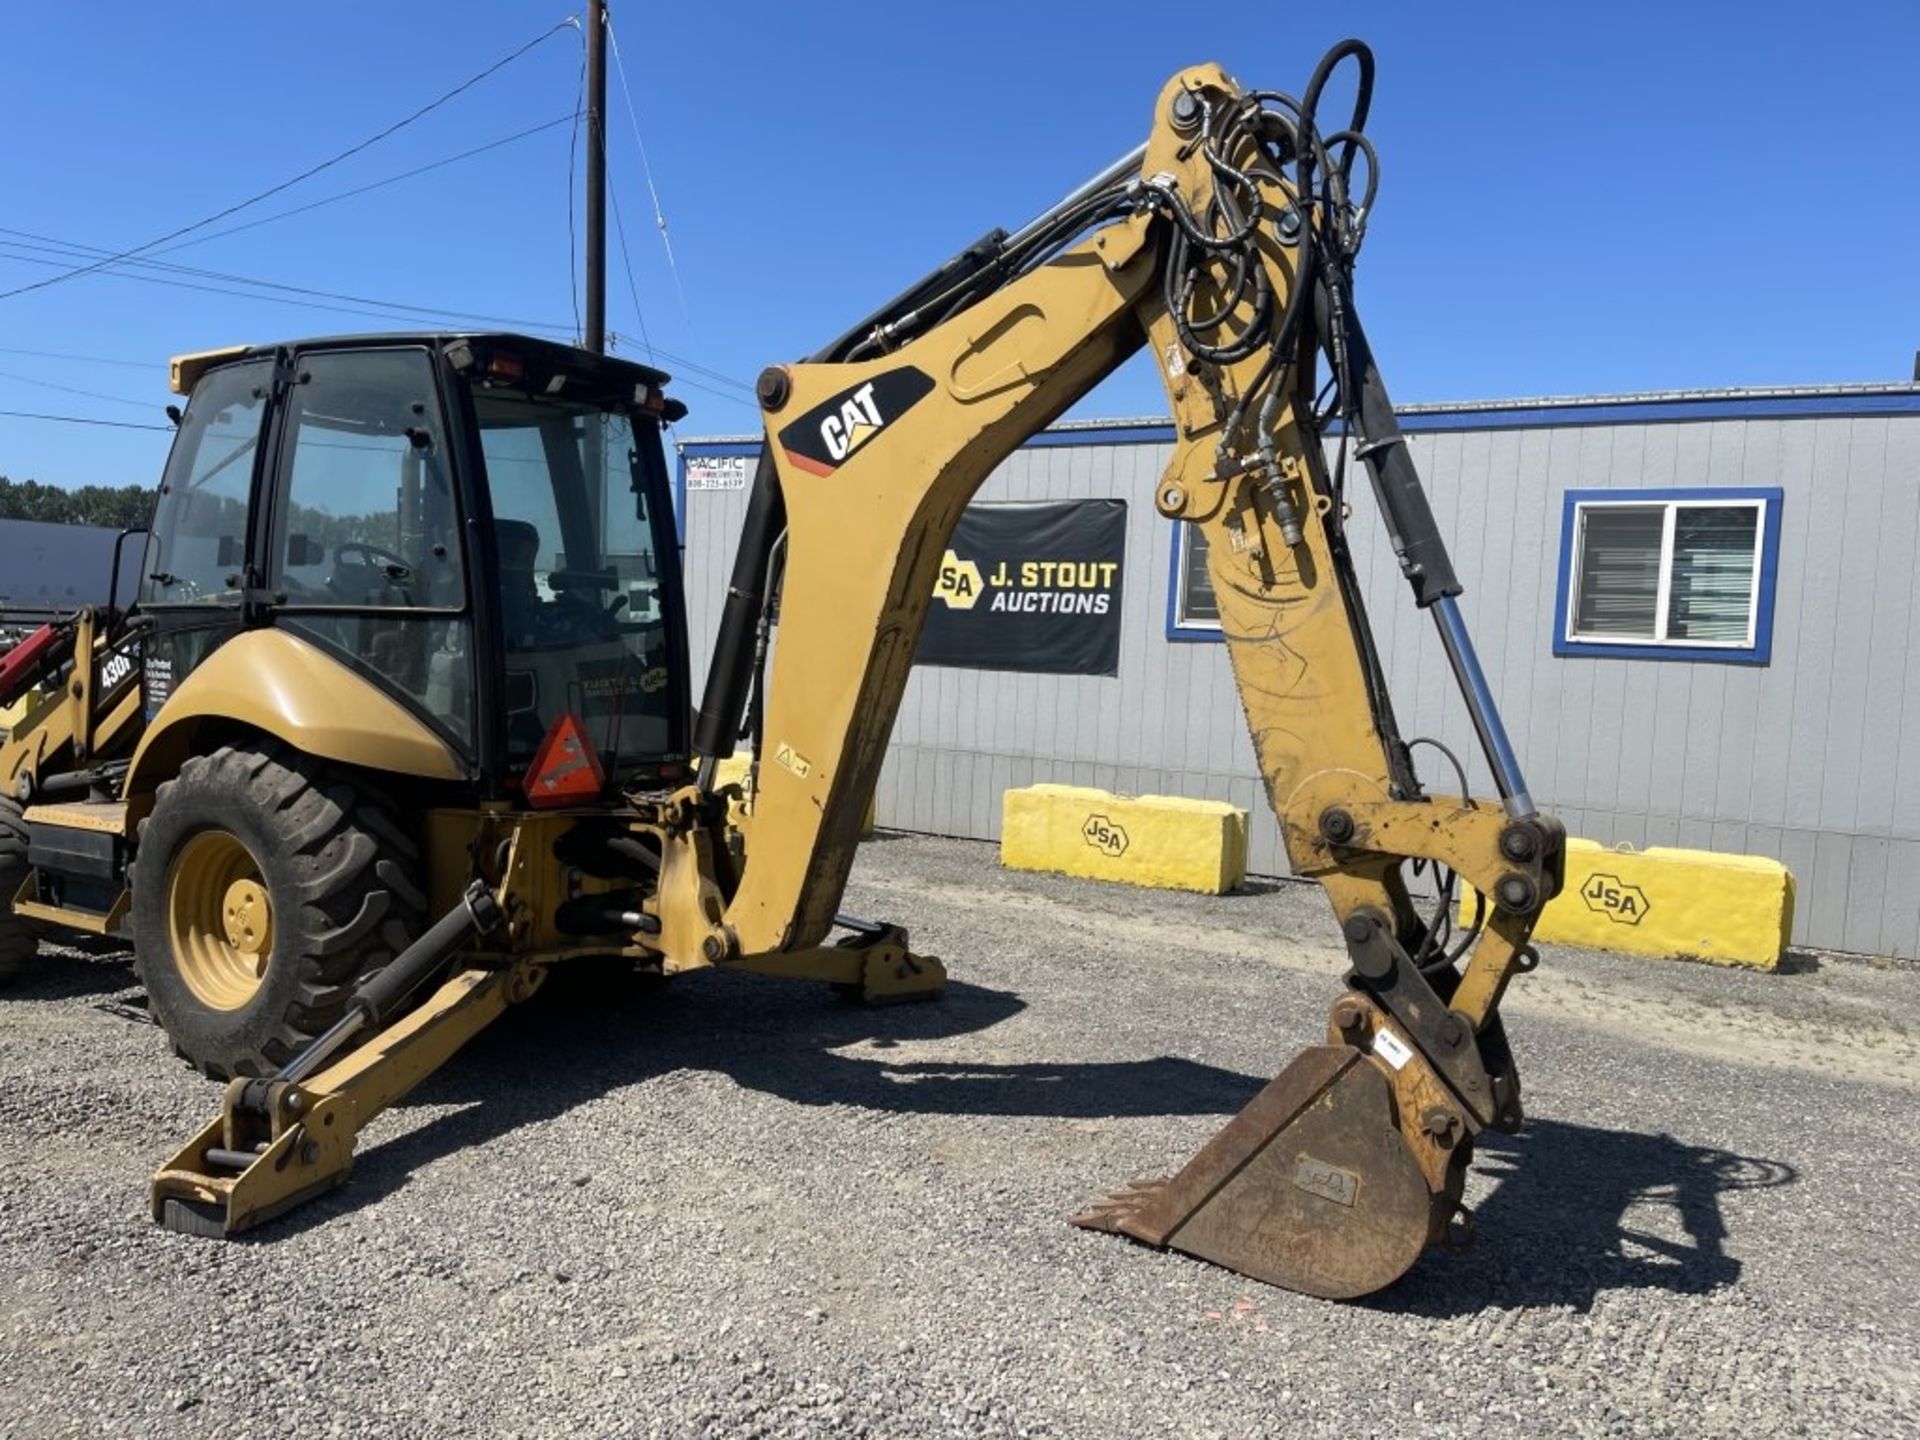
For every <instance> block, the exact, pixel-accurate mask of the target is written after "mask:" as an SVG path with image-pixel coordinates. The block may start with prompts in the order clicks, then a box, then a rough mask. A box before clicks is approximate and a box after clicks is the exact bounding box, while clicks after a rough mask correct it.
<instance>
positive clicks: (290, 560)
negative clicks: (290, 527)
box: [287, 531, 327, 566]
mask: <svg viewBox="0 0 1920 1440" xmlns="http://www.w3.org/2000/svg"><path fill="white" fill-rule="evenodd" d="M326 558H327V547H326V546H324V545H322V544H321V543H320V542H319V541H318V540H316V539H314V538H313V537H312V536H311V535H302V534H300V533H298V532H297V531H296V532H295V533H294V534H292V535H289V536H287V564H288V565H289V566H306V565H319V564H322V563H323V562H324V561H325V560H326Z"/></svg>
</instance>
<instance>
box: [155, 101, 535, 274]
mask: <svg viewBox="0 0 1920 1440" xmlns="http://www.w3.org/2000/svg"><path fill="white" fill-rule="evenodd" d="M572 118H573V116H571V115H560V116H556V117H555V118H554V119H552V120H548V121H545V122H543V123H542V124H539V125H532V126H529V127H528V128H527V129H525V130H516V131H514V133H513V134H511V135H503V136H501V137H500V138H499V139H498V140H489V141H488V142H487V143H486V144H485V145H476V146H474V147H473V148H472V149H471V150H462V151H461V152H460V153H459V154H457V155H448V156H445V157H444V158H442V159H439V160H431V161H428V162H427V163H426V164H425V165H416V166H415V167H414V168H413V169H411V170H402V171H401V172H400V173H399V174H398V175H389V176H387V177H386V178H385V179H384V180H374V181H370V182H369V183H367V184H365V185H356V186H355V187H354V188H353V189H351V190H342V191H340V192H339V193H338V194H336V195H328V196H325V197H324V198H322V199H319V200H313V201H309V202H308V203H307V204H305V205H296V206H294V207H293V208H292V209H291V210H276V211H275V212H274V213H273V214H271V215H263V216H261V217H260V218H259V219H258V220H249V221H247V222H246V223H245V224H244V225H229V226H228V227H227V228H226V229H225V230H216V231H214V232H213V233H212V234H211V235H196V236H195V237H194V238H193V239H191V240H182V241H180V242H179V243H178V244H176V245H168V246H166V247H165V248H164V249H161V250H156V251H155V252H154V253H155V254H156V255H171V254H172V253H173V252H174V251H176V250H185V249H187V248H188V247H189V246H192V245H205V244H206V243H207V242H208V241H210V240H221V239H224V238H225V237H227V236H228V235H238V234H239V233H240V232H241V231H242V230H252V229H255V228H257V227H259V226H261V225H271V224H273V223H274V222H275V221H276V220H290V219H292V218H293V217H294V216H295V215H304V214H306V213H307V212H308V211H309V210H318V209H319V208H320V207H321V206H323V205H334V204H338V203H339V202H340V201H342V200H351V199H353V198H354V197H356V196H359V195H365V194H366V193H367V192H368V191H370V190H380V189H384V188H385V187H386V186H388V185H398V184H399V183H400V182H401V181H402V180H411V179H413V178H414V177H415V176H417V175H425V174H426V173H427V172H428V171H430V170H439V169H442V168H443V167H445V166H448V165H452V164H456V163H457V162H459V161H461V160H471V159H472V158H473V157H474V156H476V155H484V154H486V153H487V152H488V151H489V150H498V149H499V148H500V147H501V146H503V145H511V144H513V143H514V142H515V141H516V140H525V139H526V138H528V137H529V136H531V135H539V134H542V133H544V132H545V131H548V130H551V129H553V128H554V127H555V126H558V125H564V124H566V123H567V122H568V121H569V120H571V119H572Z"/></svg>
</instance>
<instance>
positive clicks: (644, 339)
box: [607, 189, 658, 364]
mask: <svg viewBox="0 0 1920 1440" xmlns="http://www.w3.org/2000/svg"><path fill="white" fill-rule="evenodd" d="M607 193H608V196H609V197H610V198H611V199H612V201H613V231H614V234H615V235H617V236H618V237H619V239H620V264H621V267H622V268H623V269H624V270H625V271H626V272H627V294H628V295H630V296H632V297H633V318H634V319H635V320H637V321H639V322H640V343H641V344H642V345H644V346H646V347H647V359H648V360H649V361H651V362H653V363H655V364H657V363H658V362H657V361H655V360H654V354H653V337H652V336H650V335H648V334H647V316H646V312H645V311H643V310H641V308H640V287H639V286H638V285H636V284H635V283H634V280H633V256H632V255H630V254H629V253H627V222H626V221H625V220H623V219H621V218H620V192H619V191H617V190H611V189H610V190H609V191H608V192H607Z"/></svg>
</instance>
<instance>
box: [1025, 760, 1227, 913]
mask: <svg viewBox="0 0 1920 1440" xmlns="http://www.w3.org/2000/svg"><path fill="white" fill-rule="evenodd" d="M1000 863H1001V864H1002V865H1005V866H1007V867H1008V868H1009V869H1012V870H1051V871H1056V872H1058V873H1059V874H1062V875H1080V876H1084V877H1086V878H1087V879H1091V880H1119V881H1122V882H1124V883H1125V884H1128V885H1152V886H1156V887H1158V888H1160V889H1163V890H1197V891H1199V892H1200V893H1202V894H1204V895H1224V894H1226V893H1227V891H1229V890H1231V889H1233V888H1234V887H1235V886H1236V885H1238V884H1240V882H1241V881H1243V880H1245V879H1246V878H1247V812H1246V811H1244V810H1242V809H1240V808H1239V807H1237V806H1234V805H1228V804H1226V803H1225V802H1223V801H1219V800H1186V799H1183V798H1181V797H1180V796H1177V795H1115V794H1114V793H1113V792H1112V791H1110V790H1091V789H1087V788H1084V787H1082V786H1078V785H1029V786H1028V787H1027V788H1026V789H1024V790H1009V791H1007V793H1006V796H1005V797H1004V799H1003V800H1002V802H1001V827H1000Z"/></svg>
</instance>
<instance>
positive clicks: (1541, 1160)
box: [1364, 1119, 1799, 1319]
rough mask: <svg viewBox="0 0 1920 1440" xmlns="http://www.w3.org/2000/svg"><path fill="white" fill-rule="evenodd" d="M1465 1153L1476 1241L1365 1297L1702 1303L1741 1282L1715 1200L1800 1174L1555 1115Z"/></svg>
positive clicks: (1459, 1308)
mask: <svg viewBox="0 0 1920 1440" xmlns="http://www.w3.org/2000/svg"><path fill="white" fill-rule="evenodd" d="M1476 1153H1477V1155H1478V1157H1479V1158H1480V1160H1481V1162H1482V1164H1483V1165H1484V1166H1485V1169H1484V1171H1483V1173H1484V1174H1485V1175H1486V1177H1487V1178H1488V1179H1491V1180H1493V1181H1494V1182H1495V1187H1494V1190H1493V1193H1492V1194H1491V1195H1489V1196H1487V1197H1486V1199H1485V1200H1484V1201H1483V1202H1482V1203H1481V1204H1480V1205H1479V1206H1478V1208H1477V1210H1476V1221H1477V1227H1478V1231H1479V1238H1480V1241H1481V1243H1480V1244H1478V1245H1476V1246H1474V1247H1473V1248H1472V1249H1470V1250H1468V1251H1466V1252H1465V1253H1464V1254H1462V1255H1458V1256H1452V1257H1449V1256H1446V1255H1443V1254H1437V1253H1433V1254H1429V1255H1428V1256H1427V1257H1426V1258H1425V1259H1424V1260H1423V1261H1422V1262H1421V1264H1420V1265H1419V1266H1417V1267H1416V1268H1415V1269H1414V1270H1413V1272H1412V1273H1411V1274H1409V1275H1408V1276H1407V1277H1406V1279H1404V1280H1403V1281H1401V1282H1400V1283H1399V1284H1398V1285H1396V1286H1395V1287H1394V1288H1393V1289H1391V1290H1388V1291H1386V1292H1384V1293H1383V1294H1381V1295H1379V1296H1377V1297H1375V1298H1374V1299H1373V1300H1371V1301H1367V1302H1364V1303H1367V1304H1370V1305H1372V1306H1373V1307H1374V1308H1376V1309H1380V1310H1385V1311H1390V1312H1394V1313H1399V1314H1411V1315H1422V1316H1427V1317H1429V1318H1435V1319H1438V1318H1444V1317H1448V1316H1455V1315H1464V1314H1472V1313H1474V1312H1477V1311H1480V1310H1487V1309H1496V1308H1497V1309H1519V1308H1522V1307H1525V1306H1529V1305H1565V1306H1571V1307H1572V1308H1573V1309H1575V1310H1581V1311H1584V1310H1587V1309H1589V1308H1591V1306H1592V1305H1593V1302H1594V1298H1595V1297H1596V1296H1597V1295H1598V1294H1600V1292H1601V1291H1604V1290H1665V1291H1668V1292H1669V1293H1672V1294H1676V1295H1703V1294H1706V1293H1707V1292H1709V1291H1712V1290H1717V1289H1719V1288H1721V1287H1722V1286H1725V1285H1731V1284H1732V1283H1733V1282H1734V1281H1736V1280H1737V1279H1739V1277H1740V1261H1739V1260H1737V1259H1736V1258H1734V1257H1733V1256H1731V1255H1729V1254H1727V1252H1726V1248H1725V1241H1726V1236H1727V1227H1726V1221H1725V1219H1724V1217H1723V1216H1722V1214H1721V1207H1720V1198H1721V1196H1723V1195H1725V1194H1728V1193H1729V1192H1731V1191H1736V1190H1770V1189H1778V1188H1781V1187H1784V1186H1787V1185H1791V1184H1793V1183H1794V1182H1795V1181H1796V1180H1797V1179H1799V1172H1798V1171H1797V1170H1795V1169H1794V1168H1793V1167H1792V1166H1791V1165H1787V1164H1785V1163H1783V1162H1781V1161H1778V1160H1765V1159H1759V1158H1756V1157H1753V1156H1746V1155H1737V1154H1735V1153H1733V1152H1732V1151H1730V1150H1716V1149H1712V1148H1709V1147H1704V1146H1698V1145H1688V1144H1686V1143H1684V1142H1683V1141H1680V1140H1676V1139H1674V1137H1673V1136H1671V1135H1640V1134H1636V1133H1634V1132H1632V1131H1627V1130H1603V1129H1599V1128H1597V1127H1594V1126H1590V1125H1575V1124H1569V1123H1567V1122H1565V1121H1560V1120H1545V1119H1530V1120H1528V1122H1527V1128H1526V1130H1525V1132H1524V1133H1522V1134H1520V1135H1502V1134H1499V1133H1498V1132H1495V1131H1488V1132H1486V1134H1484V1135H1482V1136H1481V1138H1480V1140H1479V1141H1478V1142H1477V1145H1476Z"/></svg>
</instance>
